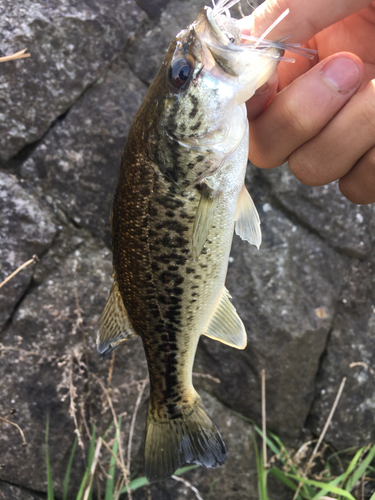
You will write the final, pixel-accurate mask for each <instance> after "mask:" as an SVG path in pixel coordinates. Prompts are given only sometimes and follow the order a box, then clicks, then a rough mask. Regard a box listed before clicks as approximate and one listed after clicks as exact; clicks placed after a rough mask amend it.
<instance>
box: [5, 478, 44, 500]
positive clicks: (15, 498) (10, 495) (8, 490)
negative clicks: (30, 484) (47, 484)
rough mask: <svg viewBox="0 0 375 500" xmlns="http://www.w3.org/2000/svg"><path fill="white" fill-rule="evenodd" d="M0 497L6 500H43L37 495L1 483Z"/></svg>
mask: <svg viewBox="0 0 375 500" xmlns="http://www.w3.org/2000/svg"><path fill="white" fill-rule="evenodd" d="M0 497H1V498H3V499H5V500H42V499H43V498H44V497H42V496H40V495H38V494H37V493H34V492H31V491H26V490H24V489H21V488H18V487H17V486H14V485H13V484H8V483H3V482H2V481H0Z"/></svg>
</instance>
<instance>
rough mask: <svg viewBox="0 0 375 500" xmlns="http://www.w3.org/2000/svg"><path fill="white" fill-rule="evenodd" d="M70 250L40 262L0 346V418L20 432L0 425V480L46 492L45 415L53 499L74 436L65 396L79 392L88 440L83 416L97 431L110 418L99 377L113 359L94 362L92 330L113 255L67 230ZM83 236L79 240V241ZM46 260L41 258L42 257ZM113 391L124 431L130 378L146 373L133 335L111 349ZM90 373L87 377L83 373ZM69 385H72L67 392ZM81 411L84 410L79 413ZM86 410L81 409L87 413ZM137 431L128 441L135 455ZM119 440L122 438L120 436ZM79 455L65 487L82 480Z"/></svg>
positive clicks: (132, 395)
mask: <svg viewBox="0 0 375 500" xmlns="http://www.w3.org/2000/svg"><path fill="white" fill-rule="evenodd" d="M64 236H65V238H66V239H69V238H70V239H71V240H72V243H71V244H70V246H69V245H67V244H65V250H66V251H70V253H68V254H67V255H65V259H62V258H61V255H62V253H63V250H64V249H61V248H60V247H61V241H56V243H55V245H54V247H52V249H51V250H50V252H48V254H47V255H46V256H45V258H44V259H42V261H41V264H40V266H43V269H42V271H43V272H41V271H40V269H39V270H38V271H37V273H38V275H39V281H40V280H41V279H42V280H43V281H42V282H41V283H40V285H39V286H38V288H36V289H35V291H34V293H32V294H29V295H28V296H27V297H26V298H25V299H24V300H23V302H22V304H21V305H20V307H19V309H18V310H17V313H16V314H15V316H14V319H13V321H12V324H11V325H10V327H9V328H8V330H7V331H6V333H5V334H4V335H3V338H2V345H1V346H0V355H1V363H0V379H1V381H2V384H1V386H0V415H4V416H6V415H9V413H10V412H11V413H12V414H11V415H10V416H9V419H10V420H11V421H13V422H15V423H17V424H18V425H19V426H20V427H21V429H22V430H23V432H24V435H25V438H26V441H27V443H28V444H27V446H26V447H24V446H23V445H22V440H21V437H20V434H19V432H18V430H17V429H16V428H15V427H14V426H11V425H9V424H6V423H3V424H2V432H1V434H0V456H1V463H2V465H3V466H2V468H0V479H1V480H3V481H6V482H10V483H13V484H18V485H22V486H23V487H25V488H28V489H30V490H34V491H46V459H45V445H44V440H45V437H44V436H45V430H46V420H47V415H48V414H49V416H50V433H49V446H50V461H51V469H52V477H53V481H54V488H55V494H56V496H58V495H60V496H61V492H62V487H63V481H64V476H65V472H66V469H67V464H68V460H69V456H70V452H71V448H72V444H73V441H74V423H73V419H72V408H71V407H70V406H69V404H70V396H69V394H68V391H69V387H71V383H73V384H74V387H76V389H77V396H76V399H75V404H76V418H77V423H78V425H79V427H80V428H81V429H82V435H83V438H84V439H85V440H86V441H87V438H86V435H85V432H83V431H84V426H83V421H82V415H85V417H86V418H87V422H88V423H89V425H91V423H93V422H95V423H96V424H97V427H98V433H103V432H104V430H105V429H106V428H107V427H108V425H109V423H110V422H111V420H112V416H111V412H110V411H109V409H108V404H107V403H106V397H105V394H104V393H103V391H102V389H101V388H100V387H101V386H100V384H99V382H98V380H100V381H101V380H102V381H103V384H104V386H106V385H107V378H108V373H109V367H110V364H111V360H110V359H108V360H106V361H104V362H100V360H99V357H98V355H97V352H96V348H95V337H96V330H97V325H98V321H99V317H100V314H101V311H102V310H103V307H104V304H105V301H106V298H107V296H108V293H109V289H110V286H111V279H110V277H111V272H112V265H111V254H110V252H109V250H108V249H107V248H105V247H103V246H102V245H98V244H96V243H95V242H94V241H93V240H92V238H90V235H89V234H88V233H87V232H86V233H85V232H78V233H77V231H75V230H70V231H68V230H65V235H64ZM80 241H81V243H80ZM44 261H46V262H44ZM115 359H116V363H115V367H114V371H113V376H111V379H112V387H113V390H112V391H111V397H112V401H113V403H114V405H115V409H116V412H117V414H118V415H119V414H121V413H124V412H125V414H124V415H123V420H124V425H123V429H124V431H125V432H128V430H129V423H130V418H131V414H132V410H133V407H134V403H135V399H136V395H137V390H136V384H135V382H136V381H138V380H141V379H143V378H144V377H145V375H146V362H145V358H144V354H143V347H142V345H141V342H140V341H139V339H134V340H132V341H129V343H128V344H127V345H126V346H124V348H123V349H122V350H121V351H118V353H117V354H116V357H115ZM91 373H92V374H93V375H92V376H91V377H90V375H89V374H91ZM73 390H74V389H73ZM81 409H83V414H82V410H81ZM86 412H87V413H86ZM142 438H143V437H142V435H137V438H136V439H135V440H134V445H133V450H134V454H135V455H136V454H137V453H139V450H140V448H141V443H142ZM124 441H125V440H124ZM83 470H84V464H83V461H82V453H81V451H78V452H77V453H76V460H75V466H74V468H73V471H72V478H71V490H72V491H73V492H74V491H75V492H76V491H77V490H78V485H79V483H80V481H81V480H82V477H83Z"/></svg>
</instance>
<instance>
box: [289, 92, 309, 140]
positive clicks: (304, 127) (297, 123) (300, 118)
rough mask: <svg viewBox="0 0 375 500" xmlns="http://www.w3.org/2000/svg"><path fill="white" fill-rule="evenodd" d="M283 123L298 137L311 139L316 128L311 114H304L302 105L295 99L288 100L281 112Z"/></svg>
mask: <svg viewBox="0 0 375 500" xmlns="http://www.w3.org/2000/svg"><path fill="white" fill-rule="evenodd" d="M281 116H282V119H283V120H282V121H283V122H284V124H285V125H286V126H287V127H288V128H290V129H291V130H292V132H293V133H294V134H296V135H297V136H298V137H300V138H302V139H305V138H310V136H311V131H312V129H313V128H314V125H313V120H312V115H311V113H308V112H304V109H303V106H301V103H300V102H298V101H297V100H295V99H286V100H285V102H284V103H283V108H282V110H281Z"/></svg>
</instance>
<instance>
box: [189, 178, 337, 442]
mask: <svg viewBox="0 0 375 500" xmlns="http://www.w3.org/2000/svg"><path fill="white" fill-rule="evenodd" d="M255 181H256V182H255ZM261 184H262V183H261V179H256V178H255V179H254V180H253V182H252V185H251V184H249V190H250V192H255V194H256V196H255V200H256V203H257V206H258V211H259V214H260V218H261V221H262V226H261V227H262V232H263V242H262V245H261V247H260V250H257V249H256V248H255V247H251V246H250V245H249V244H248V243H247V242H243V241H240V239H239V238H238V237H235V238H234V244H233V248H232V254H231V262H230V265H229V271H228V277H227V285H226V286H227V288H228V289H229V291H230V293H231V294H232V296H233V303H234V305H235V306H236V308H237V311H238V313H239V315H240V317H241V318H242V320H243V321H244V324H245V327H246V330H247V334H248V346H247V348H246V350H245V351H244V352H241V351H236V350H234V349H231V348H229V347H227V346H224V345H221V344H219V343H218V342H215V341H212V340H210V339H206V338H203V340H202V351H201V352H200V354H199V358H198V368H197V370H198V371H202V370H204V371H205V372H209V373H212V375H214V376H215V377H217V378H219V379H220V380H221V382H222V383H221V384H220V386H217V387H215V388H214V394H215V395H216V396H217V397H218V398H220V399H221V400H222V401H224V402H225V404H227V405H229V406H230V407H231V408H233V409H235V410H237V411H239V412H240V413H243V414H244V415H246V416H250V417H252V418H254V419H255V420H257V421H258V422H259V421H260V372H261V370H262V369H263V368H264V369H265V370H266V379H267V422H268V426H269V428H270V429H272V430H273V431H275V432H276V433H279V434H280V435H281V436H282V438H284V439H294V440H295V439H296V438H298V437H303V428H304V423H305V420H306V417H307V415H308V411H309V408H310V405H311V402H312V399H313V395H314V382H315V375H316V372H317V369H318V366H319V360H320V356H321V354H322V353H323V351H324V348H325V345H326V340H327V336H328V333H329V331H330V328H331V325H332V321H333V319H334V315H335V308H336V303H337V300H338V297H339V294H340V287H341V284H342V281H343V272H344V269H345V267H344V266H345V259H343V258H341V257H340V256H338V255H337V254H336V253H335V251H334V250H332V249H331V248H330V247H329V246H328V245H327V244H326V243H324V242H323V241H322V240H321V239H320V238H319V237H317V236H315V235H314V234H311V233H309V232H307V231H306V230H305V229H304V228H303V227H301V226H298V225H296V224H294V223H293V222H292V221H290V220H289V219H288V218H287V217H286V216H285V215H284V214H283V213H282V212H281V211H280V210H278V209H277V208H276V207H275V206H274V205H273V204H272V202H271V201H270V199H269V198H268V196H267V195H266V193H265V192H263V193H262V191H261V189H262V185H261Z"/></svg>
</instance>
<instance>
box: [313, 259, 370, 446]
mask: <svg viewBox="0 0 375 500" xmlns="http://www.w3.org/2000/svg"><path fill="white" fill-rule="evenodd" d="M374 259H375V252H374V251H373V252H372V253H371V254H370V255H369V257H368V259H366V260H365V261H364V262H361V263H358V262H353V263H352V264H351V266H350V269H349V274H348V277H347V280H346V283H345V286H344V288H343V291H342V294H341V296H340V301H339V303H338V307H337V314H336V316H335V320H334V322H333V326H332V332H331V333H330V336H329V338H328V342H327V348H326V350H325V352H324V356H323V361H322V363H321V366H320V369H319V372H318V375H317V381H316V397H315V399H314V404H313V406H312V409H311V412H310V418H309V427H310V428H311V430H312V431H313V432H314V434H316V435H318V434H320V432H321V431H322V429H323V426H324V424H325V421H326V419H327V417H328V414H329V412H330V410H331V407H332V405H333V402H334V399H335V397H336V394H337V391H338V388H339V386H340V383H341V381H342V379H343V377H346V378H347V380H346V385H345V388H344V391H343V394H342V396H341V399H340V401H339V403H338V406H337V410H336V413H335V414H334V417H333V420H332V422H331V424H330V426H329V428H328V432H327V435H326V441H328V442H329V443H331V444H332V445H333V446H334V447H335V448H336V449H340V450H342V449H345V448H349V447H351V446H365V445H367V444H369V443H373V442H374V440H375V403H374V402H375V371H374V367H375V296H374V290H375V267H374V262H375V260H374Z"/></svg>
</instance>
